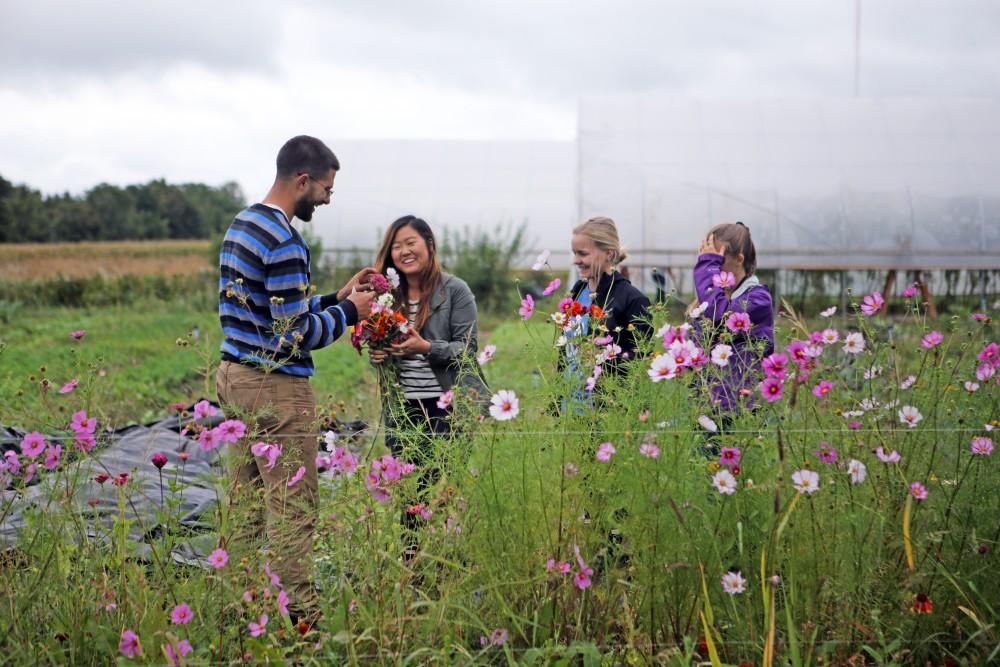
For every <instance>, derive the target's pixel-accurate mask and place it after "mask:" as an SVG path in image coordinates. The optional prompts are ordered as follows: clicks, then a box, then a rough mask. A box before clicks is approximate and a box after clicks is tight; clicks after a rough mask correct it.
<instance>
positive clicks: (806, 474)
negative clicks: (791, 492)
mask: <svg viewBox="0 0 1000 667" xmlns="http://www.w3.org/2000/svg"><path fill="white" fill-rule="evenodd" d="M792 484H793V485H794V486H795V490H796V491H798V492H799V493H816V492H817V491H819V473H818V472H816V471H815V470H796V471H795V472H793V473H792Z"/></svg>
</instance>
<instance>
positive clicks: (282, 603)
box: [278, 590, 288, 616]
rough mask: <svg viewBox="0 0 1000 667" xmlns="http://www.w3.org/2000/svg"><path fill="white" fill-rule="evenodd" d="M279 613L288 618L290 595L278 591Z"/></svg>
mask: <svg viewBox="0 0 1000 667" xmlns="http://www.w3.org/2000/svg"><path fill="white" fill-rule="evenodd" d="M278 613H279V614H281V615H282V616H288V593H286V592H285V591H283V590H281V591H278Z"/></svg>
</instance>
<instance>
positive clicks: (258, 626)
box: [247, 614, 267, 637]
mask: <svg viewBox="0 0 1000 667" xmlns="http://www.w3.org/2000/svg"><path fill="white" fill-rule="evenodd" d="M266 626H267V614H261V615H260V622H258V623H255V622H253V621H250V622H249V623H247V629H248V630H250V636H251V637H260V636H261V635H262V634H264V632H265V630H264V628H265V627H266Z"/></svg>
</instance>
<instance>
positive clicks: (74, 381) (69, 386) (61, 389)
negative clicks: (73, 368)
mask: <svg viewBox="0 0 1000 667" xmlns="http://www.w3.org/2000/svg"><path fill="white" fill-rule="evenodd" d="M78 384H80V380H78V379H77V378H73V379H72V380H70V381H69V382H67V383H66V384H64V385H63V386H61V387H59V393H60V394H68V393H69V392H71V391H73V390H74V389H76V386H77V385H78Z"/></svg>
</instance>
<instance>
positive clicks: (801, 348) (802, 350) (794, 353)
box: [785, 340, 809, 366]
mask: <svg viewBox="0 0 1000 667" xmlns="http://www.w3.org/2000/svg"><path fill="white" fill-rule="evenodd" d="M807 347H809V344H808V343H806V342H805V341H804V340H793V341H792V342H790V343H789V344H788V347H787V348H785V351H786V352H787V353H788V356H790V357H791V358H792V360H793V361H794V362H795V363H797V364H798V365H799V366H802V365H803V364H806V363H808V362H809V357H808V356H806V348H807Z"/></svg>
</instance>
